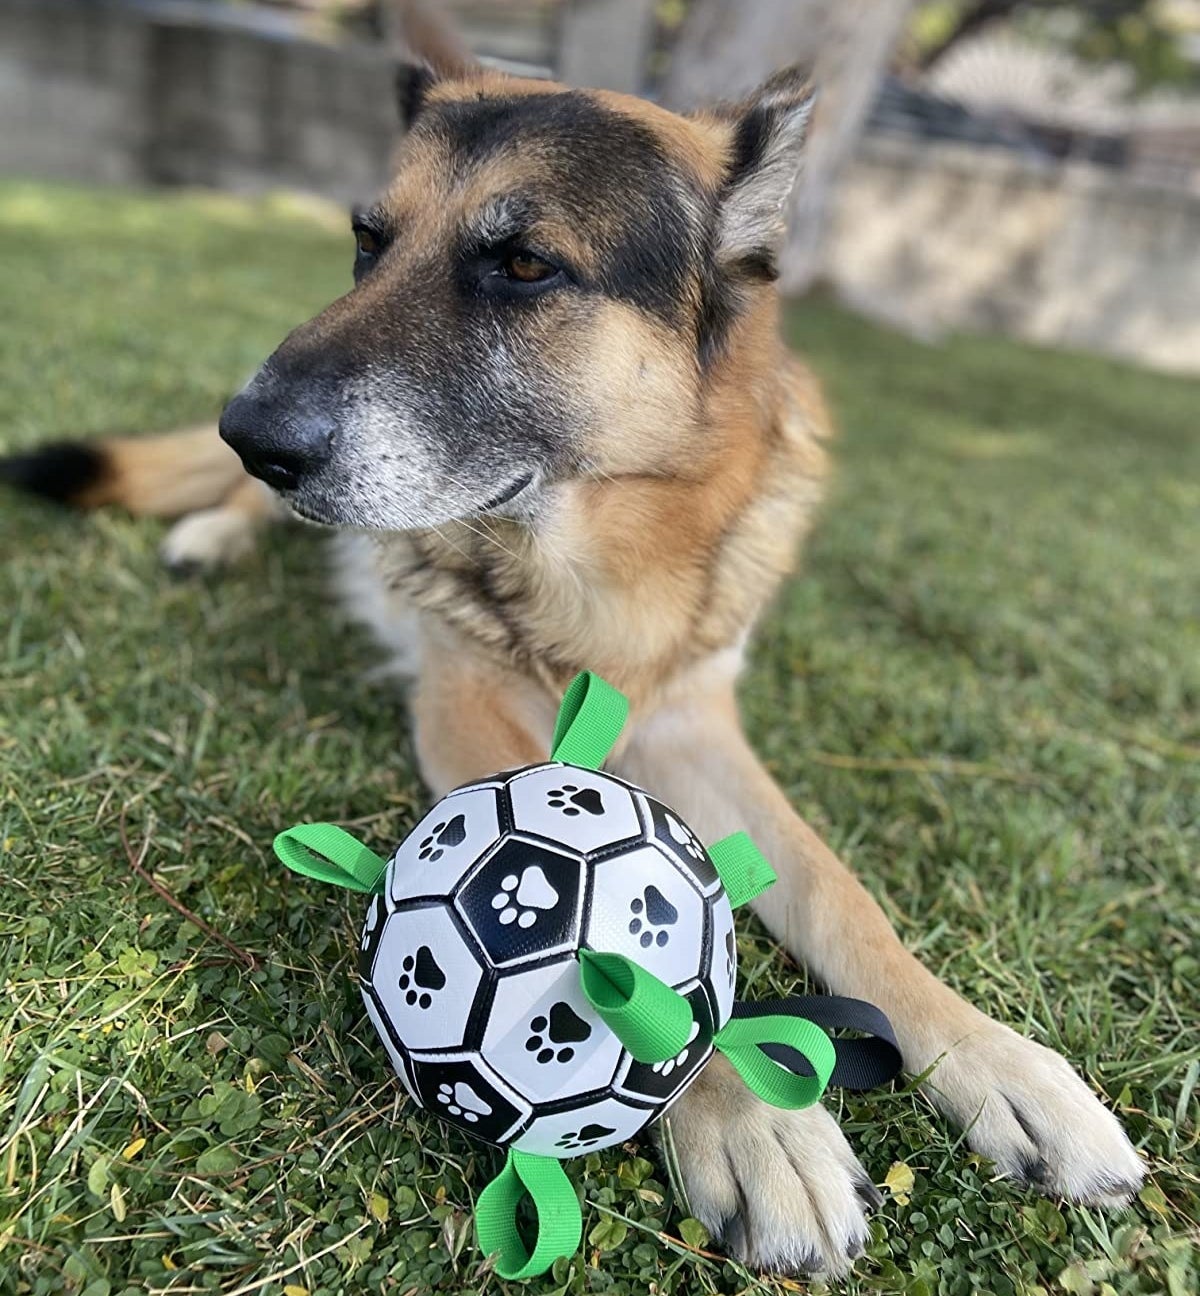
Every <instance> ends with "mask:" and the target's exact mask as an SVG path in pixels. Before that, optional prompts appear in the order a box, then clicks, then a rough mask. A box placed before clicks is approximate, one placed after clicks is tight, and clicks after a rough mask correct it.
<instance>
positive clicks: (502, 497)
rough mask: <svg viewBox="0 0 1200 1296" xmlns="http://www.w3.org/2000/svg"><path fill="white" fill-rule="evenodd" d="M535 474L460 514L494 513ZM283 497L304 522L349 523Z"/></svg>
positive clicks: (308, 503)
mask: <svg viewBox="0 0 1200 1296" xmlns="http://www.w3.org/2000/svg"><path fill="white" fill-rule="evenodd" d="M534 476H535V474H534V473H532V472H527V473H522V474H521V475H520V476H519V477H518V478H516V480H515V481H512V482H510V483H509V484H508V485H507V486H505V487H504V489H503V490H500V491H497V492H496V494H495V495H493V496H491V497H490V498H489V499H488V500H486V501H485V502H484V503H482V504H476V505H474V506H472V507H471V508H470V509H468V510H466V511H465V512H463V513H462V514H460V515H458V516H461V517H477V516H479V515H480V514H483V513H494V512H495V511H496V510H497V509H500V508H503V507H504V506H505V505H506V504H511V503H512V502H513V500H515V499H516V498H517V496H518V495H520V494H521V493H522V492H523V491H525V490H527V489H528V488H529V487H530V486H531V485H532V484H533V479H534ZM283 498H284V499H285V501H286V503H287V506H288V508H290V509H291V511H292V512H293V513H294V514H295V515H296V516H297V517H298V518H300V519H301V520H302V521H304V522H311V523H314V524H315V525H317V526H322V527H334V528H336V527H342V526H346V525H347V521H346V519H345V518H334V517H330V516H329V515H328V514H327V513H323V511H322V510H321V509H320V508H319V507H314V506H313V504H312V502H311V501H309V500H301V499H297V498H296V495H295V494H294V493H292V492H287V493H284V495H283ZM351 525H352V524H351Z"/></svg>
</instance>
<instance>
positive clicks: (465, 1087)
mask: <svg viewBox="0 0 1200 1296" xmlns="http://www.w3.org/2000/svg"><path fill="white" fill-rule="evenodd" d="M437 1097H438V1102H440V1103H441V1104H442V1106H443V1107H445V1109H446V1111H447V1112H448V1113H449V1114H450V1115H451V1116H457V1117H458V1119H459V1120H464V1121H466V1122H467V1123H468V1124H469V1125H476V1124H478V1123H479V1118H480V1117H481V1116H490V1115H491V1114H492V1107H491V1104H490V1103H488V1102H486V1101H485V1100H484V1099H483V1098H481V1097H480V1096H479V1095H478V1094H477V1093H476V1092H475V1090H474V1089H472V1088H471V1086H470V1085H469V1084H467V1083H466V1082H465V1081H463V1080H459V1081H457V1082H456V1083H454V1084H451V1083H444V1084H440V1085H438V1091H437Z"/></svg>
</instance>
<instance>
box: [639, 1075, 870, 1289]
mask: <svg viewBox="0 0 1200 1296" xmlns="http://www.w3.org/2000/svg"><path fill="white" fill-rule="evenodd" d="M664 1121H665V1122H669V1123H670V1136H671V1140H672V1142H673V1144H674V1149H675V1154H676V1158H677V1161H678V1166H679V1172H680V1175H681V1177H682V1179H683V1185H682V1186H683V1189H684V1192H685V1193H686V1194H687V1197H688V1201H689V1203H690V1206H691V1210H692V1213H693V1214H694V1215H695V1217H696V1218H697V1219H698V1220H699V1221H700V1222H701V1223H702V1224H703V1225H704V1226H705V1228H707V1229H708V1231H709V1233H710V1234H711V1235H712V1236H713V1238H714V1239H715V1240H716V1242H717V1243H718V1244H719V1245H720V1246H722V1247H723V1248H724V1249H725V1251H726V1252H727V1253H728V1254H729V1255H732V1256H733V1257H735V1258H736V1259H738V1260H740V1261H742V1262H743V1263H744V1264H746V1265H749V1266H751V1267H752V1268H755V1269H762V1270H766V1271H769V1272H771V1273H793V1274H807V1273H815V1272H818V1271H821V1272H825V1273H829V1274H838V1273H844V1272H845V1271H846V1270H847V1269H848V1268H849V1267H850V1266H851V1264H852V1263H853V1262H854V1260H855V1258H856V1257H857V1256H858V1255H860V1254H861V1252H862V1250H863V1248H864V1246H865V1245H866V1243H867V1239H868V1236H869V1228H868V1224H867V1213H868V1211H869V1210H870V1209H872V1208H873V1207H875V1206H877V1205H878V1204H879V1202H880V1200H881V1197H880V1194H879V1191H878V1190H877V1189H876V1187H875V1185H874V1184H873V1183H872V1182H871V1179H870V1176H869V1175H868V1174H867V1172H866V1170H864V1169H863V1167H862V1165H861V1164H860V1163H859V1161H858V1158H857V1157H856V1156H855V1155H854V1153H853V1152H852V1151H851V1150H850V1145H849V1144H848V1143H847V1142H846V1139H845V1136H844V1135H843V1134H842V1131H841V1130H840V1129H839V1128H838V1126H837V1122H836V1121H835V1120H834V1119H833V1117H832V1116H830V1114H829V1113H828V1112H827V1111H826V1110H825V1109H824V1108H823V1107H819V1106H818V1107H808V1108H805V1109H804V1110H803V1111H781V1110H780V1109H779V1108H776V1107H770V1106H768V1105H767V1104H766V1103H765V1102H763V1101H762V1100H761V1099H760V1098H757V1097H756V1096H755V1095H754V1094H753V1093H751V1092H750V1091H749V1090H748V1089H747V1088H746V1087H745V1085H744V1083H743V1082H742V1079H741V1077H740V1076H738V1074H737V1073H736V1072H735V1071H734V1070H733V1068H732V1067H731V1066H730V1065H729V1063H728V1062H727V1061H726V1060H725V1059H724V1058H723V1057H721V1056H719V1055H718V1056H716V1057H714V1058H713V1060H712V1061H711V1062H709V1064H708V1066H707V1067H705V1069H704V1072H703V1073H702V1074H701V1076H700V1077H699V1078H698V1079H697V1080H696V1082H695V1083H694V1084H693V1085H692V1087H691V1088H690V1089H689V1090H688V1091H687V1093H685V1094H684V1095H683V1097H682V1098H681V1099H680V1100H679V1102H678V1103H676V1105H675V1106H674V1107H673V1108H672V1109H671V1111H670V1112H669V1113H668V1114H667V1116H666V1117H664Z"/></svg>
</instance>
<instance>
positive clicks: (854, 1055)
mask: <svg viewBox="0 0 1200 1296" xmlns="http://www.w3.org/2000/svg"><path fill="white" fill-rule="evenodd" d="M775 1013H786V1014H788V1015H791V1016H794V1017H807V1018H808V1020H809V1021H813V1022H816V1023H817V1025H818V1026H822V1027H824V1028H825V1029H826V1030H854V1031H861V1032H862V1033H863V1034H864V1035H865V1036H866V1037H867V1038H866V1039H838V1038H836V1037H834V1040H833V1046H834V1048H835V1049H836V1050H837V1062H836V1064H835V1065H834V1068H833V1074H832V1075H831V1076H830V1078H829V1083H830V1084H831V1085H839V1086H840V1087H841V1088H843V1089H857V1090H862V1089H875V1088H877V1087H878V1086H880V1085H885V1084H888V1083H889V1082H890V1081H892V1080H894V1079H895V1078H896V1076H898V1075H899V1074H900V1070H901V1065H902V1064H901V1060H900V1045H899V1044H898V1043H897V1042H896V1032H895V1031H894V1030H892V1023H891V1022H890V1021H888V1019H887V1017H886V1016H885V1015H884V1014H883V1013H882V1012H881V1011H880V1010H879V1009H878V1008H876V1007H875V1005H874V1004H869V1003H864V1002H863V1001H862V1000H861V999H846V998H844V997H843V996H841V995H789V996H788V998H786V999H760V1000H758V1001H757V1002H755V1003H736V1004H734V1005H733V1015H734V1017H764V1016H767V1015H768V1014H775ZM760 1047H761V1048H762V1051H763V1052H764V1053H765V1054H766V1055H767V1056H768V1057H769V1058H770V1059H771V1061H772V1062H778V1063H779V1065H780V1066H785V1067H787V1069H788V1070H789V1071H794V1072H795V1073H796V1074H797V1075H812V1073H813V1070H812V1067H811V1066H809V1064H808V1060H807V1059H806V1058H805V1057H804V1055H803V1054H802V1053H798V1052H797V1051H796V1050H795V1049H793V1048H789V1047H788V1046H787V1045H786V1044H763V1045H760Z"/></svg>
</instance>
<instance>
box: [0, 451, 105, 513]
mask: <svg viewBox="0 0 1200 1296" xmlns="http://www.w3.org/2000/svg"><path fill="white" fill-rule="evenodd" d="M107 471H108V463H107V461H106V459H105V457H104V454H103V453H102V452H101V451H100V450H98V449H96V448H95V447H94V446H89V445H82V444H80V443H78V442H72V441H59V442H55V443H54V444H53V445H47V446H42V447H41V449H39V450H32V451H30V452H29V453H28V454H17V455H10V456H8V457H7V458H4V459H0V482H7V483H8V485H10V486H15V487H17V489H18V490H24V491H29V492H30V493H31V494H33V495H41V496H43V497H44V498H45V499H51V500H55V501H56V502H58V503H59V504H70V503H72V502H73V501H74V500H75V499H76V498H77V497H78V496H79V494H80V492H81V491H84V490H86V489H87V488H88V487H89V486H92V485H94V484H95V483H96V482H98V481H99V480H100V479H101V478H102V477H103V476H104V474H105V473H106V472H107Z"/></svg>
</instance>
